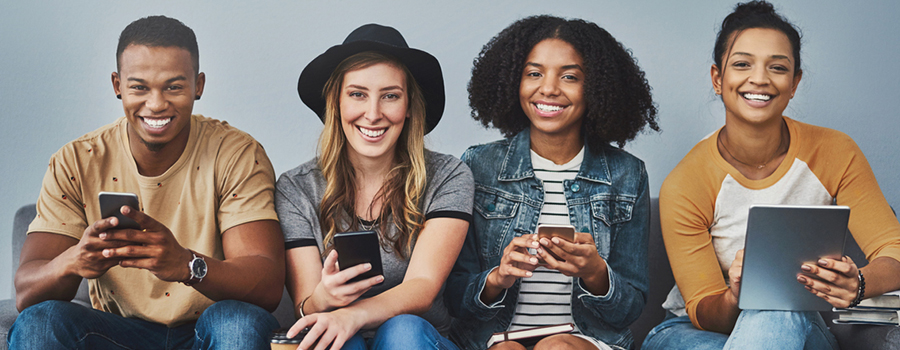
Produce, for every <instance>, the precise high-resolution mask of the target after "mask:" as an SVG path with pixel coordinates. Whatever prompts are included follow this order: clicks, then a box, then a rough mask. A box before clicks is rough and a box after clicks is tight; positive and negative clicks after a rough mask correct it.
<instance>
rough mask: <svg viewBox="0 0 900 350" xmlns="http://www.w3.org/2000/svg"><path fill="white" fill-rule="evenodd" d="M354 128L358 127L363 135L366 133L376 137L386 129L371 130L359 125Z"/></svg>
mask: <svg viewBox="0 0 900 350" xmlns="http://www.w3.org/2000/svg"><path fill="white" fill-rule="evenodd" d="M356 128H357V129H359V131H361V132H362V133H363V135H366V136H368V137H378V136H381V134H384V132H385V131H387V129H378V130H371V129H366V128H363V127H361V126H358V127H356Z"/></svg>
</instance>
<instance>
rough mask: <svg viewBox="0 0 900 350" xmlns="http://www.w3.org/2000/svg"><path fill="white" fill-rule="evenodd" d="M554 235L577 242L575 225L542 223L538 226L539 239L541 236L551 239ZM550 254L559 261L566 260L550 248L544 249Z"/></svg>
mask: <svg viewBox="0 0 900 350" xmlns="http://www.w3.org/2000/svg"><path fill="white" fill-rule="evenodd" d="M553 237H559V239H563V240H566V241H569V242H575V226H572V225H551V224H541V225H538V227H537V239H538V240H540V239H541V238H547V239H551V238H553ZM544 251H546V252H547V253H548V254H550V255H551V256H553V258H554V259H556V260H559V261H566V260H565V259H563V258H560V257H559V256H558V255H556V254H555V253H553V251H551V250H550V249H544Z"/></svg>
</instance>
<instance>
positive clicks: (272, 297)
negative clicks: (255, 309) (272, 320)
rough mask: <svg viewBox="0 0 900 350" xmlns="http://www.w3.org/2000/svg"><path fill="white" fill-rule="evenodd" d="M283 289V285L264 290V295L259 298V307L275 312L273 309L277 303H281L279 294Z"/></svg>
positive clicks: (276, 306)
mask: <svg viewBox="0 0 900 350" xmlns="http://www.w3.org/2000/svg"><path fill="white" fill-rule="evenodd" d="M283 289H284V287H281V288H272V289H271V290H269V291H266V293H265V295H264V296H263V297H262V298H260V299H261V300H260V304H259V307H261V308H263V309H265V310H266V311H268V312H275V309H277V308H278V305H280V304H281V299H282V298H281V295H282V293H283V292H282V290H283Z"/></svg>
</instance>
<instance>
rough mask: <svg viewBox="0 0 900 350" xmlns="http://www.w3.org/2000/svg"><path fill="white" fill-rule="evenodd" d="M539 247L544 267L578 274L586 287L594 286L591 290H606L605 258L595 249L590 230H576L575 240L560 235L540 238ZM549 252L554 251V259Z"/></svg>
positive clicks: (596, 292)
mask: <svg viewBox="0 0 900 350" xmlns="http://www.w3.org/2000/svg"><path fill="white" fill-rule="evenodd" d="M540 244H541V246H542V248H538V250H537V252H538V255H540V256H541V258H542V259H544V262H545V263H546V266H547V268H550V269H554V270H557V271H559V272H560V273H562V274H563V275H566V276H571V277H578V278H581V279H582V281H584V282H585V285H586V286H588V287H591V286H595V287H596V288H589V289H594V290H590V292H591V293H594V294H598V295H604V294H606V292H607V291H608V290H609V274H608V272H607V266H606V261H604V260H603V258H601V257H600V254H599V253H597V245H596V244H595V243H594V237H592V236H591V234H590V233H585V232H575V242H569V241H567V240H564V239H562V238H559V237H553V238H547V237H543V238H541V239H540ZM550 252H553V254H556V256H558V257H560V259H561V260H560V259H556V258H555V257H554V256H553V255H552V254H550Z"/></svg>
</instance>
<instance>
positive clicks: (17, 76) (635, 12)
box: [0, 0, 900, 299]
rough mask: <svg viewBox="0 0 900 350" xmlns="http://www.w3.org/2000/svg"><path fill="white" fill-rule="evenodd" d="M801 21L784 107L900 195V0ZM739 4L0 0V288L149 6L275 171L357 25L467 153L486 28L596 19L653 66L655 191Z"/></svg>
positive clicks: (304, 132)
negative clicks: (441, 108) (18, 220)
mask: <svg viewBox="0 0 900 350" xmlns="http://www.w3.org/2000/svg"><path fill="white" fill-rule="evenodd" d="M775 3H776V7H777V8H778V9H780V11H781V13H782V14H784V15H786V16H787V17H788V18H789V19H791V20H792V21H793V22H794V23H795V24H796V25H798V26H799V27H800V28H801V29H802V31H803V34H804V36H803V37H804V46H803V56H802V58H803V64H804V67H803V69H804V76H803V81H802V82H801V84H800V88H799V91H798V92H797V96H796V97H795V98H794V100H793V101H792V102H791V104H790V105H789V107H788V110H787V111H785V114H787V115H788V116H791V117H793V118H795V119H798V120H801V121H804V122H809V123H813V124H817V125H822V126H827V127H830V128H834V129H838V130H841V131H843V132H846V133H847V134H849V135H850V136H851V137H853V138H854V139H855V140H856V142H857V143H858V144H859V145H860V147H861V148H862V150H863V151H864V152H865V154H866V155H867V157H868V159H869V162H870V163H871V164H872V167H873V169H874V171H875V175H876V176H877V178H878V180H879V183H880V185H881V188H882V190H883V191H884V194H885V196H886V197H887V199H888V201H889V202H891V203H893V204H894V205H895V206H896V205H900V182H898V179H897V176H896V174H897V172H898V165H897V162H896V161H897V157H896V156H895V155H894V152H893V150H895V149H897V148H898V146H900V141H898V139H900V138H898V135H897V131H898V130H900V118H897V117H898V113H897V112H896V105H897V103H898V101H900V93H898V91H900V89H898V87H900V83H898V81H900V70H898V69H897V61H898V57H900V45H898V39H897V37H896V35H897V33H900V24H898V21H896V18H895V17H896V16H897V15H898V14H900V2H897V1H893V0H876V1H865V2H859V3H856V2H850V1H839V0H818V1H817V0H781V1H779V0H775ZM733 6H734V2H733V1H719V0H716V1H713V0H693V1H663V0H635V1H627V2H626V1H610V0H585V1H559V2H556V1H554V2H543V1H542V2H538V1H521V0H520V1H471V0H467V1H455V2H454V1H446V2H445V1H441V2H437V1H353V0H351V1H342V2H340V3H336V2H335V3H332V2H326V1H297V2H270V1H263V2H244V1H240V2H238V1H218V2H212V1H195V2H181V1H158V2H153V3H152V4H151V3H146V2H133V1H129V2H123V1H108V0H101V1H90V2H74V1H41V2H25V1H2V2H0V48H2V49H0V50H2V51H0V118H2V119H0V120H2V127H0V149H2V152H0V164H2V166H0V186H2V187H0V189H2V194H3V195H2V200H0V299H2V298H7V297H9V296H11V294H10V293H11V292H10V290H11V285H12V283H11V281H12V277H13V276H12V274H11V272H10V271H9V270H10V268H11V267H10V266H11V265H10V264H11V261H10V260H11V259H10V255H11V248H10V244H11V240H10V235H9V233H8V232H9V230H11V228H12V218H13V214H14V213H15V211H16V209H17V208H18V207H20V206H21V205H24V204H27V203H33V202H34V201H35V200H36V198H37V195H38V191H39V189H40V185H41V178H42V177H43V175H44V171H45V170H46V167H47V165H46V164H47V160H48V159H49V157H50V155H51V154H52V153H53V152H55V151H56V150H58V149H59V148H60V147H61V146H62V145H63V144H65V143H66V142H69V141H71V140H73V139H75V138H76V137H78V136H81V135H83V134H85V133H87V132H89V131H91V130H94V129H96V128H98V127H100V126H102V125H105V124H108V123H110V122H112V121H113V120H114V119H116V118H117V117H119V116H121V115H122V113H123V111H122V105H121V103H120V102H119V101H118V100H116V98H115V96H114V93H113V91H112V88H111V83H110V73H111V72H112V71H113V70H115V49H116V40H117V39H118V35H119V33H120V32H121V30H122V29H123V28H124V27H125V26H126V25H127V24H128V23H130V22H131V21H133V20H135V19H137V18H140V17H144V16H147V15H153V14H164V15H168V16H172V17H175V18H178V19H180V20H182V21H183V22H184V23H185V24H187V25H188V26H190V27H191V28H193V29H194V31H195V32H196V34H197V37H198V41H199V45H200V68H201V70H202V71H204V72H206V75H207V86H206V91H205V93H204V96H203V100H201V101H199V102H198V103H197V104H196V105H195V109H194V112H195V113H201V114H204V115H207V116H210V117H214V118H218V119H224V120H227V121H228V122H229V123H231V124H232V125H234V126H236V127H238V128H240V129H243V130H244V131H247V132H248V133H250V134H251V135H253V136H254V137H255V138H256V139H257V140H259V141H260V142H261V143H262V144H263V145H265V147H266V150H267V151H268V154H269V157H270V158H271V160H272V163H273V164H274V166H275V170H276V172H277V173H279V174H280V173H282V172H284V171H286V170H288V169H291V168H293V167H295V166H297V165H298V164H300V163H301V162H304V161H306V160H308V159H310V158H311V157H313V155H314V154H315V144H316V139H317V137H318V134H319V132H320V131H321V123H320V122H319V120H318V119H317V118H316V117H315V115H314V114H313V113H312V112H311V111H310V110H308V109H307V108H306V107H305V106H304V105H303V104H302V102H301V101H300V99H299V98H298V97H297V93H296V84H297V77H298V75H299V73H300V71H301V70H302V69H303V67H304V66H305V65H306V63H308V62H309V61H310V60H312V58H314V57H315V56H316V55H318V54H320V53H322V52H324V51H325V50H326V49H327V48H328V47H330V46H332V45H335V44H338V43H340V42H341V41H342V40H343V39H344V37H345V36H346V35H347V34H348V33H349V32H350V31H351V30H353V29H354V28H356V27H357V26H359V25H361V24H364V23H370V22H377V23H382V24H386V25H390V26H394V27H395V28H397V29H399V30H400V31H401V32H402V33H403V34H404V36H405V37H406V40H407V42H408V43H410V45H411V46H413V47H416V48H420V49H423V50H425V51H428V52H430V53H431V54H433V55H435V56H436V57H437V58H438V59H439V60H440V62H441V64H442V66H443V70H444V77H445V84H446V89H447V107H446V110H445V112H444V118H443V120H442V121H441V123H440V125H438V127H437V129H435V131H434V132H433V133H432V134H431V135H429V136H428V140H427V141H428V146H429V147H430V148H431V149H433V150H436V151H439V152H444V153H451V154H454V155H457V156H458V155H460V154H462V152H463V151H464V150H465V148H466V147H467V146H469V145H472V144H476V143H482V142H487V141H490V140H494V139H497V138H499V137H500V135H499V133H497V132H495V131H493V130H485V129H483V128H482V127H481V126H480V124H477V123H476V122H475V121H473V120H472V119H471V118H470V117H469V108H468V103H467V93H466V83H467V82H468V79H469V74H470V70H471V66H472V59H473V58H474V57H475V55H476V54H477V53H478V52H479V50H480V49H481V47H482V45H484V44H485V43H486V42H487V41H488V40H489V39H490V38H491V37H493V36H494V35H495V34H497V33H498V32H499V31H500V30H501V29H503V28H505V27H506V26H507V25H509V24H510V23H512V22H513V21H515V20H516V19H518V18H521V17H524V16H529V15H535V14H553V15H558V16H563V17H579V18H584V19H586V20H590V21H593V22H596V23H598V24H599V25H600V26H602V27H604V28H606V29H607V30H608V31H609V32H610V33H612V34H613V36H615V37H616V38H617V39H619V40H620V41H621V42H623V43H624V44H625V46H627V47H629V48H630V49H631V50H632V51H633V54H634V55H635V56H636V57H637V58H638V60H639V63H640V65H641V66H642V67H643V69H644V70H645V71H646V73H647V79H648V80H649V81H650V84H651V85H652V86H653V95H654V99H655V100H656V102H657V103H658V105H659V121H660V125H661V126H662V128H663V132H662V133H649V134H646V133H645V134H643V135H640V136H639V137H638V139H637V140H636V141H634V142H633V143H630V144H629V145H628V146H627V147H626V148H627V149H628V150H629V151H631V152H632V153H634V154H635V155H637V156H638V157H640V158H642V159H643V160H644V161H646V163H647V167H648V171H649V173H650V179H651V191H652V192H653V193H654V195H656V193H658V190H659V186H660V184H661V183H662V180H663V179H664V178H665V176H666V174H667V173H668V172H669V171H670V170H671V169H672V168H673V167H674V166H675V165H676V164H677V162H678V161H679V160H680V159H681V157H682V156H684V154H685V153H687V152H688V150H690V148H691V147H692V146H693V145H694V144H695V143H696V142H697V141H698V140H700V139H701V138H702V137H703V136H705V135H707V134H708V133H710V132H712V131H713V130H715V128H717V127H719V126H720V125H721V124H722V123H724V109H723V108H722V106H721V102H719V101H718V100H717V99H715V96H714V95H713V92H712V88H711V85H710V78H709V67H710V64H711V63H712V59H711V58H710V55H711V52H712V45H713V41H714V40H715V34H716V29H717V26H718V24H719V23H721V20H722V18H724V16H725V15H727V14H728V13H729V12H730V11H731V9H732V8H733Z"/></svg>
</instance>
